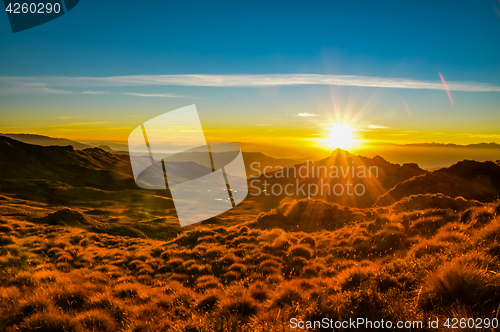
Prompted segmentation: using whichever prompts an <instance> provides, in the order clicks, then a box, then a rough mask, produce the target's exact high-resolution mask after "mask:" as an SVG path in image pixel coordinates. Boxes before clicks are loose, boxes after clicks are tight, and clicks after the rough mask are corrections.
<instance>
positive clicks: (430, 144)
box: [404, 142, 500, 149]
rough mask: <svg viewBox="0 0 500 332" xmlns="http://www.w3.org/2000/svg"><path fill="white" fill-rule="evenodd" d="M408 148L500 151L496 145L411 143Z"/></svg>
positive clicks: (499, 147) (499, 145) (498, 145)
mask: <svg viewBox="0 0 500 332" xmlns="http://www.w3.org/2000/svg"><path fill="white" fill-rule="evenodd" d="M404 146H409V147H443V148H477V149H500V144H497V143H494V142H492V143H476V144H466V145H461V144H452V143H446V144H445V143H434V142H432V143H413V144H405V145H404Z"/></svg>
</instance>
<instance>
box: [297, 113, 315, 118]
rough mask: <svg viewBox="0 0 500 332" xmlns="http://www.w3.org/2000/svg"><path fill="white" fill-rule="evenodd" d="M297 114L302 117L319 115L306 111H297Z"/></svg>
mask: <svg viewBox="0 0 500 332" xmlns="http://www.w3.org/2000/svg"><path fill="white" fill-rule="evenodd" d="M297 116H300V117H304V118H308V117H311V116H319V115H318V114H315V113H307V112H304V113H299V114H297Z"/></svg>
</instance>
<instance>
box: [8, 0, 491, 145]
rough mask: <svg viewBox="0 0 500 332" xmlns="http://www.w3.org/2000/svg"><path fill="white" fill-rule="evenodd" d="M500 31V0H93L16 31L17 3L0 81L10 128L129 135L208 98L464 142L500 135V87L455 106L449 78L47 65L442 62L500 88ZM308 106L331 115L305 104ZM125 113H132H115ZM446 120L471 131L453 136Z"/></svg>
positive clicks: (326, 69)
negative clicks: (200, 79) (93, 81)
mask: <svg viewBox="0 0 500 332" xmlns="http://www.w3.org/2000/svg"><path fill="white" fill-rule="evenodd" d="M499 40H500V3H499V2H498V1H496V0H484V1H472V0H471V1H414V2H408V1H319V2H318V1H307V2H293V1H287V2H275V3H273V4H270V3H268V2H265V1H262V2H259V1H252V2H234V1H233V2H222V1H219V2H215V1H212V2H206V1H204V2H194V1H168V2H167V1H140V2H139V1H93V0H82V1H80V3H79V4H78V5H77V6H76V7H75V8H74V9H73V10H72V11H71V12H69V13H68V14H66V15H63V16H62V17H60V18H58V19H56V20H54V21H51V22H49V23H46V24H44V25H41V26H38V27H35V28H32V29H29V30H26V31H23V32H19V33H16V34H13V33H12V32H11V30H10V27H9V24H8V19H7V15H6V14H4V15H0V43H1V45H2V52H1V53H0V63H1V65H0V76H1V77H2V78H0V88H3V89H4V90H0V92H1V93H2V95H0V107H1V108H0V115H1V116H2V118H3V119H4V121H2V122H4V124H3V127H0V131H3V132H5V131H16V132H19V131H31V132H40V133H42V132H43V133H47V134H48V133H50V131H47V130H46V127H47V126H48V124H52V123H56V125H57V126H58V128H62V127H64V126H65V125H67V128H66V129H67V130H65V131H55V130H54V131H53V134H54V135H59V136H61V135H69V136H73V137H74V138H78V137H80V136H81V137H83V136H82V135H83V134H82V131H83V130H87V129H88V130H87V133H89V132H92V133H94V134H95V135H97V134H98V133H99V130H101V131H102V130H105V128H108V129H109V128H111V127H113V126H115V127H116V128H123V130H122V131H118V132H119V133H120V134H117V135H115V136H116V138H117V139H125V138H126V133H127V130H128V129H127V128H133V127H134V126H135V125H136V122H138V123H140V122H142V121H145V120H147V119H148V118H150V117H152V116H154V115H158V114H160V113H162V112H164V111H166V110H170V109H174V108H177V107H182V106H185V105H188V104H191V103H196V104H197V106H198V109H199V112H200V116H201V117H202V120H204V119H205V121H206V122H208V123H211V125H213V126H215V124H219V125H220V126H223V125H224V126H226V127H227V128H229V127H233V128H238V127H242V125H243V124H251V125H253V126H261V125H262V126H275V127H277V128H281V127H283V126H285V127H286V126H288V128H291V129H293V128H296V129H301V126H303V127H307V128H309V127H311V126H312V127H314V126H321V123H327V122H331V121H332V120H335V119H336V118H339V114H340V118H342V119H347V120H349V117H351V118H353V117H355V116H354V115H356V114H358V116H357V118H359V119H358V120H357V121H358V122H357V123H355V125H357V126H361V127H363V126H364V127H366V126H369V125H377V126H380V127H385V128H387V129H389V128H390V129H392V130H394V131H396V132H397V131H400V132H411V131H423V132H429V133H431V132H434V133H436V135H437V136H436V137H431V136H429V137H428V139H429V140H436V141H438V140H441V141H444V142H448V141H450V142H452V141H454V140H455V141H457V142H461V143H463V142H465V140H466V139H467V135H468V134H471V135H476V138H474V139H472V140H471V142H477V141H478V140H486V141H492V140H495V141H498V142H500V130H499V129H496V125H495V124H496V123H500V115H499V114H500V106H499V105H500V92H499V91H497V90H495V91H481V92H471V91H465V92H464V91H451V94H452V96H453V100H454V106H451V105H450V101H449V100H448V97H447V94H446V92H445V91H444V90H441V89H420V88H419V89H408V88H407V86H401V87H397V88H394V87H385V88H384V87H367V86H366V85H363V86H355V87H353V86H328V85H294V86H286V85H285V86H283V85H276V86H272V87H262V86H251V87H248V86H245V87H241V86H233V87H207V86H205V85H206V84H204V83H196V84H194V85H193V84H191V85H187V86H186V85H184V86H182V85H179V84H177V83H176V84H166V85H164V84H161V85H158V84H150V83H148V84H131V85H127V86H120V85H117V84H114V85H111V86H109V85H108V86H103V84H100V85H99V84H98V85H97V86H96V85H89V84H87V83H85V82H83V83H82V82H81V80H76V81H75V82H73V83H72V84H68V85H65V84H66V83H67V81H64V80H59V81H57V82H55V83H54V82H52V83H47V82H45V81H44V79H43V77H45V76H57V77H64V78H72V77H73V78H74V77H94V78H95V77H110V76H127V75H146V76H148V77H149V75H186V74H209V75H243V74H247V75H273V74H294V75H303V74H321V75H349V76H352V77H353V78H354V79H357V78H359V77H361V78H362V79H364V78H366V77H368V78H370V77H375V78H380V80H385V79H388V78H389V79H390V78H397V79H407V80H411V81H415V82H424V83H425V82H431V83H433V84H441V81H440V78H439V73H442V74H443V76H444V78H445V79H446V81H447V82H450V85H451V86H453V84H454V82H473V84H472V85H471V86H472V89H474V87H478V86H482V87H484V86H490V87H493V88H494V89H496V88H498V86H500V63H499V60H498V59H500V43H499V42H498V41H499ZM6 76H14V77H21V78H23V77H24V78H25V77H36V78H37V79H35V80H31V81H30V82H29V84H31V85H29V84H28V85H26V82H24V83H23V84H25V85H20V88H21V89H24V90H22V91H20V90H19V89H17V90H16V89H13V90H12V89H10V90H9V89H8V88H9V87H10V85H11V81H9V80H5V79H4V78H5V77H6ZM40 77H41V78H40ZM64 82H66V83H64ZM349 84H350V83H349ZM200 85H201V86H200ZM33 86H35V87H36V88H33ZM27 87H28V88H27ZM40 87H42V88H40ZM469 90H470V89H469ZM2 91H3V92H2ZM89 91H90V92H92V93H88V92H89ZM95 93H101V94H95ZM405 104H406V105H405ZM304 112H308V113H311V114H314V115H317V116H315V117H311V118H309V119H298V118H297V117H296V115H297V114H299V113H304ZM118 115H121V116H122V119H121V120H120V121H121V122H120V124H113V123H112V122H113V121H115V120H114V119H116V118H117V116H118ZM66 120H68V121H66ZM305 120H307V121H306V122H305ZM72 123H87V125H79V126H80V127H79V129H80V128H81V130H80V131H79V130H77V129H76V128H73V127H74V126H75V125H72ZM91 123H93V125H90V124H91ZM99 123H100V124H101V125H99ZM103 123H106V125H105V126H102V124H103ZM0 126H1V125H0ZM72 126H73V127H72ZM89 126H93V127H89ZM99 126H101V127H99ZM89 128H90V129H89ZM99 128H100V129H99ZM89 130H90V131H89ZM440 132H445V133H448V132H449V133H453V134H454V135H459V134H460V133H463V134H464V135H465V136H463V135H462V136H463V137H462V138H460V139H457V138H456V137H455V136H449V137H443V136H442V133H441V134H440ZM393 134H394V133H393ZM396 134H397V133H396ZM79 135H80V136H79ZM429 135H430V134H429ZM439 135H441V136H439ZM471 135H469V136H470V137H472V136H471ZM477 135H479V136H477ZM481 135H483V137H481ZM495 135H496V136H495ZM382 136H383V135H382ZM497 136H498V137H497ZM457 137H458V136H457ZM420 139H422V138H420V137H414V138H413V139H410V140H409V141H414V140H420Z"/></svg>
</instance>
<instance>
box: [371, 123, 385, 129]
mask: <svg viewBox="0 0 500 332" xmlns="http://www.w3.org/2000/svg"><path fill="white" fill-rule="evenodd" d="M368 129H389V127H386V126H378V125H374V124H371V125H368Z"/></svg>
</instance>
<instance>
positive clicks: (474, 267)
mask: <svg viewBox="0 0 500 332" xmlns="http://www.w3.org/2000/svg"><path fill="white" fill-rule="evenodd" d="M491 261H492V259H491V258H487V257H485V256H484V255H472V256H470V257H467V256H466V257H463V258H462V257H460V258H457V259H454V260H453V261H451V262H449V263H446V264H445V265H443V266H442V267H440V268H439V269H438V270H437V271H436V272H435V273H433V274H432V275H430V276H429V278H428V279H427V280H426V282H425V285H424V288H423V289H422V292H421V295H420V298H419V305H420V306H421V307H422V308H423V309H424V310H427V311H429V310H432V309H436V308H445V307H448V306H453V305H456V304H458V305H462V306H466V307H467V308H468V309H469V310H470V311H471V312H474V313H477V314H481V313H490V312H492V311H493V310H495V309H497V308H496V307H497V306H498V303H500V276H499V274H498V270H497V271H493V270H491V268H490V267H489V264H490V262H491ZM441 310H442V309H441ZM478 317H479V316H478Z"/></svg>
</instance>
